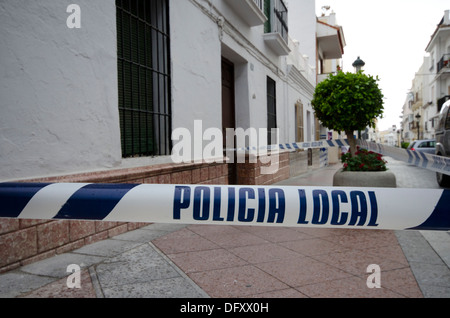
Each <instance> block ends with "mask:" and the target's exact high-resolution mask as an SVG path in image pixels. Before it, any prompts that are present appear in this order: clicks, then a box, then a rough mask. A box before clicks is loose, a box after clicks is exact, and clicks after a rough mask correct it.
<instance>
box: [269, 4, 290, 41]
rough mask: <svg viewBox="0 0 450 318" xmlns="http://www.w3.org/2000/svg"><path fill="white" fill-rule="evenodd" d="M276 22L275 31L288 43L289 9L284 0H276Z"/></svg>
mask: <svg viewBox="0 0 450 318" xmlns="http://www.w3.org/2000/svg"><path fill="white" fill-rule="evenodd" d="M274 13H275V17H276V19H275V23H274V24H273V30H272V31H273V32H278V33H280V34H281V37H282V38H283V39H284V41H285V42H286V43H288V30H289V29H288V9H287V7H286V5H285V4H284V2H283V0H274Z"/></svg>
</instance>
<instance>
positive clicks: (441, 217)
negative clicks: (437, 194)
mask: <svg viewBox="0 0 450 318" xmlns="http://www.w3.org/2000/svg"><path fill="white" fill-rule="evenodd" d="M411 230H431V231H439V230H444V231H449V230H450V190H444V192H443V193H442V196H441V198H440V199H439V201H438V203H437V205H436V208H435V209H434V211H433V213H432V214H431V215H430V217H429V218H428V219H427V220H426V221H425V222H424V223H422V224H421V225H419V226H417V227H415V228H412V229H411Z"/></svg>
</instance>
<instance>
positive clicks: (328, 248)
mask: <svg viewBox="0 0 450 318" xmlns="http://www.w3.org/2000/svg"><path fill="white" fill-rule="evenodd" d="M280 245H281V246H284V247H286V248H288V249H290V250H293V251H296V252H298V253H300V254H302V255H306V256H312V255H322V254H329V253H337V252H345V251H348V250H349V248H348V247H344V246H342V245H339V244H334V243H332V242H329V241H327V240H323V239H320V238H315V239H309V240H301V241H291V242H284V243H280Z"/></svg>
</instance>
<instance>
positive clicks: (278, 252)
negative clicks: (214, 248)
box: [228, 243, 298, 264]
mask: <svg viewBox="0 0 450 318" xmlns="http://www.w3.org/2000/svg"><path fill="white" fill-rule="evenodd" d="M228 250H229V251H230V252H231V253H233V254H235V255H237V256H239V257H240V258H242V259H243V260H245V261H247V262H249V263H250V264H257V263H266V262H273V261H278V260H282V259H289V258H295V257H297V256H298V253H296V252H294V251H291V250H289V249H287V248H284V247H282V246H279V245H277V244H273V243H266V244H261V245H251V246H240V247H235V248H230V249H228Z"/></svg>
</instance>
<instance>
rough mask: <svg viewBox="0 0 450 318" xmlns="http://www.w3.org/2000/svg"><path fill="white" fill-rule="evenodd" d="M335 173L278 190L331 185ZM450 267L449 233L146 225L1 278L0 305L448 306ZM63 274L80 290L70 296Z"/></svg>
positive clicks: (294, 181) (315, 174)
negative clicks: (328, 301)
mask: <svg viewBox="0 0 450 318" xmlns="http://www.w3.org/2000/svg"><path fill="white" fill-rule="evenodd" d="M389 161H390V162H393V161H391V160H389ZM397 165H398V167H397ZM339 167H340V165H335V166H331V167H327V168H324V169H321V170H319V171H315V172H311V173H308V174H305V175H302V176H300V177H297V178H292V179H289V180H286V181H285V182H283V183H282V184H283V185H295V184H297V185H322V186H327V185H331V182H332V177H333V174H334V172H335V171H336V170H337V169H338V168H339ZM396 169H397V170H396ZM402 169H403V170H405V169H406V170H407V169H408V166H406V165H404V164H402V163H396V162H393V163H392V170H393V171H394V172H395V173H397V172H396V171H398V172H399V173H403V174H404V173H406V171H403V170H402ZM414 169H416V168H414ZM409 181H411V180H406V181H402V180H400V182H409ZM449 260H450V235H448V233H447V232H441V233H438V232H417V231H411V232H410V231H397V232H393V231H378V230H371V231H369V230H330V229H306V228H295V229H294V228H275V227H249V226H243V227H237V226H203V225H193V226H181V225H180V226H179V225H163V224H152V225H149V226H147V227H145V228H142V229H139V230H135V231H133V232H129V233H125V234H122V235H120V236H117V237H114V238H112V239H108V240H105V241H101V242H98V243H95V244H92V245H89V246H85V247H83V248H81V249H78V250H75V251H73V252H70V253H66V254H62V255H59V256H56V257H53V258H50V259H47V260H43V261H40V262H37V263H34V264H31V265H28V266H24V267H22V268H20V269H17V270H14V271H11V272H8V273H5V274H3V275H0V297H44V298H47V297H61V298H62V297H89V298H103V297H105V298H118V297H120V298H127V297H152V298H153V297H154V298H185V297H186V298H208V297H211V298H239V297H246V298H247V297H249V298H251V297H257V298H264V297H273V298H307V297H338V298H346V297H367V298H376V297H385V298H386V297H387V298H391V297H392V298H405V297H450V270H449V266H450V265H449ZM70 264H77V265H79V266H80V267H81V268H82V275H81V279H82V280H81V289H68V287H67V276H68V275H70V274H71V273H67V267H68V266H69V265H70ZM371 264H377V265H379V266H380V268H381V287H382V288H380V289H369V288H368V287H367V278H368V276H369V275H370V273H367V267H368V266H369V265H371Z"/></svg>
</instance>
